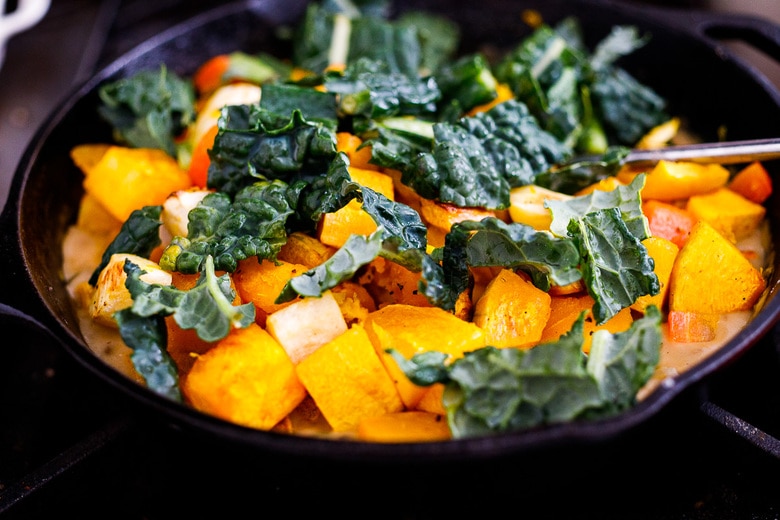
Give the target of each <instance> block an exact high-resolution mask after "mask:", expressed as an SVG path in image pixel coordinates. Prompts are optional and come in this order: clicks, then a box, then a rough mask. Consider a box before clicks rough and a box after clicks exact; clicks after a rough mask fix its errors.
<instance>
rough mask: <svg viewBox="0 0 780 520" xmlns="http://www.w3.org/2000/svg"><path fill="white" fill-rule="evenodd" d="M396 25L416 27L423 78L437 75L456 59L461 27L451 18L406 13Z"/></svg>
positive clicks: (418, 12)
mask: <svg viewBox="0 0 780 520" xmlns="http://www.w3.org/2000/svg"><path fill="white" fill-rule="evenodd" d="M395 23H396V24H397V25H398V26H399V27H414V29H415V30H416V31H417V39H418V40H419V42H420V70H419V73H420V75H421V76H428V75H430V74H434V73H436V72H437V71H438V70H439V68H440V67H441V66H442V65H443V64H445V63H448V62H450V61H451V60H452V59H453V58H454V56H455V52H456V51H457V50H458V44H459V43H460V27H458V24H456V23H455V22H453V21H452V20H450V19H449V18H445V17H443V16H437V15H435V14H432V13H426V12H422V11H406V12H404V13H403V14H401V15H400V16H399V17H398V19H397V20H396V21H395Z"/></svg>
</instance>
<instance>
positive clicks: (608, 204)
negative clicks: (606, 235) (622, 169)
mask: <svg viewBox="0 0 780 520" xmlns="http://www.w3.org/2000/svg"><path fill="white" fill-rule="evenodd" d="M646 178H647V177H646V176H645V174H639V175H637V176H636V177H634V179H633V180H632V181H631V183H630V184H628V185H626V186H618V187H617V188H615V189H614V190H612V191H601V190H595V191H594V192H592V193H590V194H588V195H583V196H580V197H574V198H572V199H568V200H565V201H562V200H547V201H545V207H546V208H549V209H550V210H551V211H552V215H553V219H552V222H551V223H550V231H551V232H552V233H553V234H554V235H556V236H559V237H565V236H568V231H567V229H568V226H569V221H571V219H573V218H576V217H583V216H585V215H587V214H588V213H592V212H594V211H598V210H600V209H608V208H619V209H620V217H621V218H622V219H623V221H624V222H625V223H626V226H628V230H629V231H630V232H631V234H632V235H634V236H635V237H636V238H637V240H644V239H646V238H647V237H649V236H650V227H649V224H648V222H647V217H645V214H644V213H643V212H642V188H643V187H644V185H645V180H646Z"/></svg>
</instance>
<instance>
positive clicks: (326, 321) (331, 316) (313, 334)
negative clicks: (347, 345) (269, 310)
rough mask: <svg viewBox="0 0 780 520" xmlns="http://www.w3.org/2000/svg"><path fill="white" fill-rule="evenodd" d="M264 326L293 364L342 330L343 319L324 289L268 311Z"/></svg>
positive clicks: (337, 305)
mask: <svg viewBox="0 0 780 520" xmlns="http://www.w3.org/2000/svg"><path fill="white" fill-rule="evenodd" d="M266 329H267V330H268V332H269V333H270V334H271V336H273V337H274V339H276V341H278V342H279V343H280V344H281V345H282V347H284V350H285V351H286V352H287V355H288V356H290V359H292V361H293V363H296V364H297V363H298V362H299V361H301V360H303V359H304V358H305V357H306V356H308V355H309V354H311V353H312V352H314V351H315V350H317V349H318V348H320V347H321V346H322V345H324V344H326V343H328V342H329V341H331V340H333V339H334V338H336V337H337V336H339V335H341V334H343V333H344V332H346V331H347V322H346V321H344V316H343V315H342V314H341V308H340V307H339V304H338V302H337V301H336V299H335V298H334V297H333V294H332V293H331V292H330V291H328V292H326V293H325V294H323V295H322V296H321V297H320V298H313V297H309V298H304V299H302V300H299V301H297V302H295V303H292V304H290V305H288V306H287V307H284V308H283V309H279V310H278V311H276V312H274V313H273V314H270V315H269V316H268V321H267V322H266Z"/></svg>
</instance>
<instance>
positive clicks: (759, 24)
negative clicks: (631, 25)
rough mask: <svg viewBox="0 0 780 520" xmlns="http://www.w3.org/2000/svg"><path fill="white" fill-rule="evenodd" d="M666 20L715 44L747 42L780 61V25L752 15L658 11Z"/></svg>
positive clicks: (719, 45) (716, 45)
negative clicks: (730, 41)
mask: <svg viewBox="0 0 780 520" xmlns="http://www.w3.org/2000/svg"><path fill="white" fill-rule="evenodd" d="M658 14H659V17H660V18H662V19H663V20H664V21H665V23H668V24H671V25H674V26H676V27H678V28H680V29H682V30H683V31H687V32H690V33H693V34H694V36H696V37H697V38H698V39H701V40H704V41H707V42H709V43H710V44H711V45H712V46H714V47H718V48H723V43H724V42H726V41H729V40H732V41H740V42H742V43H746V44H748V45H750V46H751V47H753V48H755V49H756V50H759V51H761V52H763V53H764V54H766V55H767V56H768V57H770V58H772V59H773V60H774V61H775V62H778V63H780V24H777V23H774V22H772V21H770V20H768V19H766V18H761V17H759V16H753V15H749V14H736V13H723V12H712V11H698V10H693V11H685V12H684V13H683V12H680V11H672V10H669V9H668V8H667V9H664V10H662V11H661V10H659V11H658Z"/></svg>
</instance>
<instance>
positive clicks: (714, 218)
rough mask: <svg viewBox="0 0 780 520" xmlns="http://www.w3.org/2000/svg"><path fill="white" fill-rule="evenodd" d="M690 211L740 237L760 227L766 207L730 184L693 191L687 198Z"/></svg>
mask: <svg viewBox="0 0 780 520" xmlns="http://www.w3.org/2000/svg"><path fill="white" fill-rule="evenodd" d="M687 209H688V211H689V212H690V213H691V214H693V215H694V216H695V217H696V218H698V219H700V220H705V221H707V222H708V223H709V224H710V225H711V226H712V227H714V228H715V229H717V230H718V231H720V232H721V233H722V234H723V235H725V236H727V237H734V239H735V240H741V239H743V238H745V237H747V236H748V235H750V234H751V233H753V231H755V230H756V228H758V226H759V224H761V222H762V221H763V220H764V215H766V208H765V207H764V206H762V205H761V204H757V203H755V202H753V201H751V200H748V199H746V198H745V197H743V196H742V195H740V194H739V193H737V192H735V191H732V190H730V189H728V188H720V189H717V190H715V191H712V192H710V193H705V194H702V195H694V196H693V197H691V198H690V199H688V206H687Z"/></svg>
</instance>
